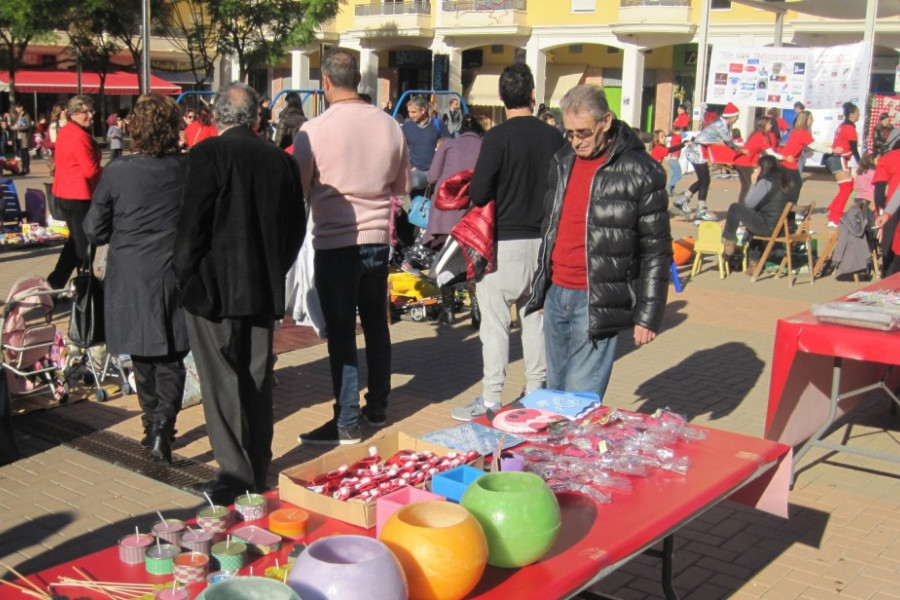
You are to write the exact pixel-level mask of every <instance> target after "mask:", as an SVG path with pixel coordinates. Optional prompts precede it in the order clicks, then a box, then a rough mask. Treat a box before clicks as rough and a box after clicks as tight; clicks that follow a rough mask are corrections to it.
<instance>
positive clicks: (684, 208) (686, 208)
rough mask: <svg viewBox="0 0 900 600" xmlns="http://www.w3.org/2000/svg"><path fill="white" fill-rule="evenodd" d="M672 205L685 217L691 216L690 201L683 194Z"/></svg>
mask: <svg viewBox="0 0 900 600" xmlns="http://www.w3.org/2000/svg"><path fill="white" fill-rule="evenodd" d="M672 205H673V206H674V207H675V208H677V209H678V210H680V211H681V212H683V213H684V214H686V215H689V214H691V200H690V198H688V197H687V196H686V195H684V194H681V195H680V196H678V198H677V199H676V200H675V201H673V202H672Z"/></svg>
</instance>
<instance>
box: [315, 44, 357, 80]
mask: <svg viewBox="0 0 900 600" xmlns="http://www.w3.org/2000/svg"><path fill="white" fill-rule="evenodd" d="M322 75H326V76H328V79H329V80H330V81H331V84H332V85H333V86H334V87H337V88H341V89H347V90H356V88H358V87H359V81H360V78H361V76H360V73H359V62H358V61H357V60H356V56H355V55H354V54H353V53H352V52H350V51H349V50H347V49H345V48H332V49H331V50H329V51H328V52H326V53H325V59H324V60H323V61H322Z"/></svg>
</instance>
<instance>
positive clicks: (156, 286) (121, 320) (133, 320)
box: [84, 154, 188, 356]
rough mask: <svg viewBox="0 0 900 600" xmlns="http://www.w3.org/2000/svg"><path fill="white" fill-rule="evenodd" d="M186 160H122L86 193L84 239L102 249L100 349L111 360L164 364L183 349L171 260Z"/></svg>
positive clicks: (183, 331) (179, 157)
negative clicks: (134, 358)
mask: <svg viewBox="0 0 900 600" xmlns="http://www.w3.org/2000/svg"><path fill="white" fill-rule="evenodd" d="M186 177H187V157H186V156H184V155H169V156H164V157H162V158H154V157H151V156H146V155H143V154H133V155H129V156H124V157H122V158H119V159H117V160H114V161H112V162H110V163H109V165H108V166H107V167H106V169H104V171H103V177H101V179H100V183H99V185H98V186H97V189H96V190H94V194H93V202H92V203H91V209H90V210H89V211H88V213H87V216H86V217H85V219H84V231H85V234H86V235H87V237H88V239H89V240H90V241H91V242H92V243H93V244H95V245H102V244H109V251H108V254H107V263H106V278H105V281H104V292H105V293H104V308H105V320H106V345H107V348H108V349H109V351H111V352H115V353H116V354H136V355H138V356H165V355H167V354H170V353H172V352H182V351H185V350H187V349H188V340H187V330H186V328H185V323H184V312H183V311H182V309H181V307H180V306H179V303H178V299H177V294H176V291H175V274H174V272H173V270H172V253H173V251H174V247H175V230H176V227H177V224H178V212H179V209H180V208H181V198H182V194H183V193H184V184H185V180H186Z"/></svg>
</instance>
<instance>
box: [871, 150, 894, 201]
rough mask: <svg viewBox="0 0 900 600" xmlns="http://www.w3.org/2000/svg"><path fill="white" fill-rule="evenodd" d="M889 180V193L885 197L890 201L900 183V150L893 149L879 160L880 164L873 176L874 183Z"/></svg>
mask: <svg viewBox="0 0 900 600" xmlns="http://www.w3.org/2000/svg"><path fill="white" fill-rule="evenodd" d="M883 181H885V182H887V193H886V194H885V198H887V200H888V201H890V199H891V196H893V195H894V192H895V191H896V190H897V186H898V185H900V150H891V151H890V152H888V153H887V154H885V155H884V156H882V157H881V158H880V159H879V160H878V166H876V167H875V175H874V176H873V177H872V184H873V185H874V184H876V183H881V182H883Z"/></svg>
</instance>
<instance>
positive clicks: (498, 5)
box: [441, 0, 527, 12]
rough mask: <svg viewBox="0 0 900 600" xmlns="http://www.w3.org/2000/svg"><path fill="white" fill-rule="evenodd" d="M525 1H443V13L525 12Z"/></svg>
mask: <svg viewBox="0 0 900 600" xmlns="http://www.w3.org/2000/svg"><path fill="white" fill-rule="evenodd" d="M526 5H527V2H526V0H444V3H443V5H441V10H443V11H444V12H493V11H495V10H520V11H523V12H524V11H525V10H526Z"/></svg>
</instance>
